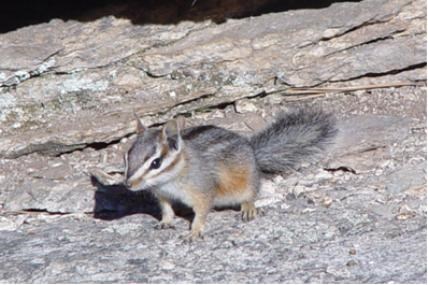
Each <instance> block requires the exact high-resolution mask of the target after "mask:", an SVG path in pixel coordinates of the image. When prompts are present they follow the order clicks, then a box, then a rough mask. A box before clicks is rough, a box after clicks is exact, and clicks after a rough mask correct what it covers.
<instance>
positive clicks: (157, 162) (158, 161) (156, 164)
mask: <svg viewBox="0 0 428 285" xmlns="http://www.w3.org/2000/svg"><path fill="white" fill-rule="evenodd" d="M161 162H162V160H161V158H160V157H158V158H156V159H155V160H153V161H152V163H151V164H150V169H158V168H159V166H160V165H161Z"/></svg>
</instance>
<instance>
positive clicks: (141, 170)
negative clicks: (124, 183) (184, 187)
mask: <svg viewBox="0 0 428 285" xmlns="http://www.w3.org/2000/svg"><path fill="white" fill-rule="evenodd" d="M159 156H160V148H159V147H158V148H157V149H156V152H155V154H154V155H152V156H151V157H150V158H149V159H147V160H146V162H144V163H143V165H141V166H140V167H139V168H138V169H137V171H136V172H135V173H134V174H133V175H132V176H131V177H129V181H133V180H136V179H138V178H139V177H141V176H142V175H143V174H144V173H146V172H147V170H148V169H149V167H150V164H152V161H153V159H156V158H158V157H159Z"/></svg>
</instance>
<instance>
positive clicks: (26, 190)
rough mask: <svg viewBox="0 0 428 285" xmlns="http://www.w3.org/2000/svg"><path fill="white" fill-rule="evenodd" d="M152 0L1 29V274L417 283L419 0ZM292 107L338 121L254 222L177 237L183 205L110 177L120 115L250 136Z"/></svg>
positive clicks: (263, 196) (126, 129) (114, 174)
mask: <svg viewBox="0 0 428 285" xmlns="http://www.w3.org/2000/svg"><path fill="white" fill-rule="evenodd" d="M161 2H162V3H160V4H150V5H152V6H153V7H152V6H150V8H151V9H141V6H140V5H141V3H140V2H139V1H120V3H119V2H118V3H117V4H115V5H116V6H112V7H110V6H109V7H106V8H105V9H107V12H105V11H104V12H103V11H92V12H87V13H89V14H88V15H86V14H85V15H82V16H81V17H82V19H80V18H79V19H74V20H69V21H63V20H59V19H54V20H51V21H50V22H46V23H41V24H35V25H30V26H27V27H23V28H20V29H18V30H16V31H11V32H8V33H5V34H0V43H1V44H0V239H1V241H2V242H1V243H0V252H1V254H0V264H1V265H2V266H1V267H0V280H1V282H6V283H63V282H64V283H70V282H72V283H92V282H94V283H100V282H102V283H104V282H109V283H123V282H129V283H167V282H168V283H181V282H183V283H184V282H187V283H189V282H193V283H202V282H204V283H225V282H227V283H231V282H233V283H291V282H293V283H303V282H305V283H309V282H314V283H387V282H391V283H392V282H394V283H397V282H401V283H426V281H427V277H426V258H427V256H426V237H427V236H426V214H427V213H426V198H427V196H426V88H425V86H421V84H420V83H421V82H420V81H423V82H422V83H424V82H425V81H426V21H425V19H426V9H425V8H423V7H426V3H425V2H424V1H421V0H414V1H411V0H408V1H407V0H406V1H402V0H393V1H386V0H371V1H369V0H365V1H359V2H337V3H331V5H329V6H326V7H323V8H320V9H294V10H293V9H290V10H287V11H277V12H276V13H264V14H263V13H262V14H261V15H259V16H256V17H244V16H245V15H247V14H249V13H250V14H251V13H253V12H255V11H256V10H257V9H258V8H260V9H262V8H263V9H265V8H266V6H263V5H265V4H272V3H273V4H275V3H274V2H275V1H268V0H266V1H256V2H254V1H253V2H252V1H249V2H248V1H247V2H245V1H244V2H245V3H244V2H243V1H220V2H219V1H197V3H196V4H195V6H194V7H191V8H188V7H187V6H183V7H181V6H180V7H178V9H176V7H174V6H171V5H179V4H178V3H181V2H183V3H184V2H186V1H172V2H171V1H161ZM163 2H165V3H163ZM187 2H189V1H187ZM187 2H186V3H187ZM190 2H191V1H190ZM190 2H189V3H187V4H186V5H189V4H190ZM171 3H173V4H171ZM174 3H175V4H174ZM183 3H181V4H182V5H184V4H183ZM276 4H278V3H276ZM257 5H260V6H257ZM256 6H257V7H256ZM137 8H138V11H139V13H137V14H138V15H137V16H135V14H136V13H135V11H136V10H137ZM109 9H112V10H109ZM263 9H262V10H263ZM109 11H113V12H114V11H116V12H114V13H113V12H112V13H113V14H114V15H115V16H102V15H109V14H110V12H109ZM117 11H121V12H120V13H119V14H117ZM226 12H227V13H226ZM90 13H94V14H95V16H91V15H90ZM99 13H100V14H99ZM127 13H129V14H130V15H131V16H132V15H134V17H129V18H127V17H126V15H127ZM100 15H101V16H100ZM221 15H227V17H230V19H227V20H225V21H223V22H221V20H222V19H220V18H221ZM140 16H141V17H142V18H143V19H145V20H144V21H142V20H141V19H136V18H135V17H137V18H138V17H140ZM223 17H225V16H223ZM234 17H235V18H234ZM174 19H179V20H177V21H175V20H174ZM209 19H211V20H209ZM138 20H140V21H138ZM314 86H316V88H313V87H314ZM290 87H302V88H290ZM305 104H308V105H318V106H320V107H321V108H323V109H325V110H326V111H330V112H332V113H334V114H335V116H336V117H337V121H338V127H339V129H340V135H339V137H338V138H337V141H336V144H335V145H334V146H332V147H331V148H330V149H328V151H327V152H326V153H325V154H324V155H323V156H321V157H320V159H319V160H317V161H315V162H313V163H311V164H309V163H306V164H302V165H301V168H300V169H299V170H298V171H296V172H294V173H285V174H284V175H283V177H279V176H277V177H266V179H265V180H264V183H263V185H262V189H261V193H260V196H259V198H258V200H257V202H256V204H257V206H258V207H260V208H261V214H260V215H259V217H257V219H255V220H254V221H251V222H249V223H243V222H241V220H240V218H239V216H240V215H239V213H238V212H237V211H235V209H226V210H222V211H220V210H216V211H213V212H212V213H210V214H209V217H208V223H207V229H206V232H205V238H204V240H201V241H196V242H194V243H191V244H187V243H183V239H182V236H183V235H185V234H186V233H187V231H188V227H189V221H190V220H191V219H192V212H191V211H190V210H189V209H187V208H185V207H183V205H180V204H177V205H174V208H175V210H176V213H177V215H178V217H177V218H176V220H175V221H174V223H175V227H176V229H175V230H174V229H168V230H155V229H154V227H155V226H156V225H157V223H158V220H159V218H160V213H159V207H158V205H157V202H156V199H155V198H154V197H153V195H152V194H151V193H150V192H144V191H143V192H130V191H128V190H127V189H126V188H125V187H124V186H123V184H122V183H121V181H122V180H121V179H122V176H123V157H122V155H123V153H124V152H125V151H126V150H127V149H128V148H129V146H130V144H131V143H132V141H133V140H134V138H135V136H134V135H133V133H134V130H135V125H134V123H135V122H134V115H133V113H134V112H135V113H137V114H138V115H139V116H140V117H142V119H143V121H144V122H145V123H146V124H147V125H153V126H159V125H160V124H162V123H164V122H165V121H166V120H168V119H170V118H171V117H172V116H174V115H176V114H183V115H185V116H186V117H187V120H186V124H187V125H189V126H192V125H197V124H217V125H220V126H223V127H226V128H228V129H231V130H234V131H238V132H240V133H242V134H244V135H248V134H249V133H250V132H255V131H258V130H260V129H261V128H263V127H264V126H265V125H266V124H267V123H269V122H270V121H271V120H272V119H273V118H274V117H275V115H276V114H277V113H278V112H280V111H283V110H287V109H292V108H295V107H296V106H300V105H305Z"/></svg>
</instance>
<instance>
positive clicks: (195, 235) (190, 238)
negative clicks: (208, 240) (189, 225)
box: [182, 231, 204, 243]
mask: <svg viewBox="0 0 428 285" xmlns="http://www.w3.org/2000/svg"><path fill="white" fill-rule="evenodd" d="M182 238H183V241H184V243H191V242H194V241H197V240H203V239H204V236H203V235H202V232H201V231H191V232H190V233H188V234H186V235H184V236H183V237H182Z"/></svg>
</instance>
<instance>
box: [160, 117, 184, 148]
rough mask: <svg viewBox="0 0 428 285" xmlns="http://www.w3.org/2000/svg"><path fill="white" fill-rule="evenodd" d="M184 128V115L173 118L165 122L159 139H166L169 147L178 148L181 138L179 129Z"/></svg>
mask: <svg viewBox="0 0 428 285" xmlns="http://www.w3.org/2000/svg"><path fill="white" fill-rule="evenodd" d="M183 128H184V117H182V116H179V117H177V118H176V119H174V120H171V121H169V122H167V123H166V124H165V125H164V126H163V128H162V133H161V139H162V140H163V141H166V142H167V143H168V145H169V147H171V148H174V149H180V148H181V146H182V144H183V140H182V138H181V130H182V129H183Z"/></svg>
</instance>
